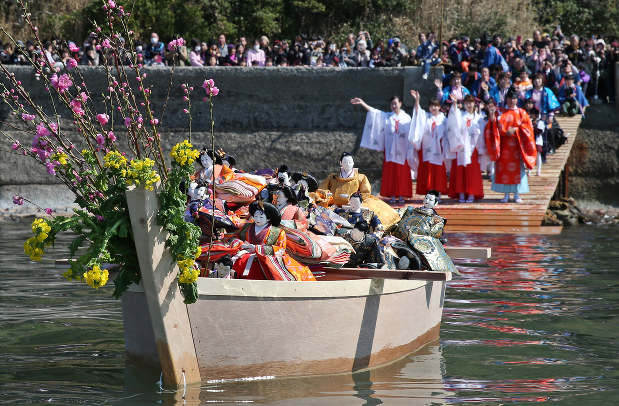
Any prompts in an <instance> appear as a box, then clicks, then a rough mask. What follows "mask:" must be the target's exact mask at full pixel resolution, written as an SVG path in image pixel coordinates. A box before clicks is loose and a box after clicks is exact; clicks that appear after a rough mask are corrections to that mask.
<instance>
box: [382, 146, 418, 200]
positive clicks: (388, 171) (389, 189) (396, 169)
mask: <svg viewBox="0 0 619 406" xmlns="http://www.w3.org/2000/svg"><path fill="white" fill-rule="evenodd" d="M380 194H381V196H385V197H391V196H402V197H413V178H412V177H411V168H410V166H408V162H406V161H405V162H404V164H403V165H402V164H398V163H395V162H389V161H387V158H386V157H384V156H383V178H382V180H381V182H380Z"/></svg>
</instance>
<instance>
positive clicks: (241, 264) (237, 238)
mask: <svg viewBox="0 0 619 406" xmlns="http://www.w3.org/2000/svg"><path fill="white" fill-rule="evenodd" d="M249 214H250V215H251V216H252V218H253V220H254V221H253V222H250V223H246V224H245V225H244V226H243V227H242V228H241V229H240V230H239V231H238V232H235V233H234V234H231V235H229V236H227V240H228V243H229V244H230V245H231V246H232V247H237V248H239V249H240V250H239V251H238V253H237V254H236V255H235V256H234V258H233V261H234V266H233V268H234V271H235V272H236V275H237V277H238V278H240V279H270V280H279V281H314V280H316V279H315V278H314V275H313V274H312V273H311V271H310V270H309V268H307V267H306V266H304V265H301V264H300V263H298V262H297V261H296V260H294V259H293V258H291V257H290V256H289V255H288V254H286V233H285V232H284V230H282V229H281V228H279V227H278V226H279V224H280V221H281V216H280V214H279V210H277V207H275V206H274V205H272V204H270V203H265V202H262V201H254V202H252V203H251V204H250V205H249Z"/></svg>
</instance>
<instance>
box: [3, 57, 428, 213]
mask: <svg viewBox="0 0 619 406" xmlns="http://www.w3.org/2000/svg"><path fill="white" fill-rule="evenodd" d="M11 70H12V72H14V73H15V75H16V76H17V78H18V79H19V80H21V81H22V83H23V84H24V86H25V87H26V88H27V89H29V91H30V94H31V96H32V98H33V99H34V100H35V101H36V103H37V104H40V105H41V106H42V107H43V109H44V110H45V111H46V112H47V114H53V112H54V105H53V104H52V103H51V101H50V97H49V95H48V94H47V92H46V90H45V89H44V86H43V82H42V81H39V80H36V78H35V75H34V71H33V70H32V69H31V68H27V67H20V66H15V67H11ZM80 71H81V72H82V75H83V78H84V83H86V85H87V87H88V89H89V90H90V93H91V97H92V99H93V100H94V102H95V106H96V107H95V110H97V112H103V111H104V107H103V93H104V92H105V88H106V86H107V82H106V81H105V71H104V70H103V68H88V67H85V68H81V69H80ZM145 71H146V73H147V74H148V76H147V78H146V80H145V83H146V85H147V86H149V85H151V84H152V85H154V87H153V95H152V98H151V101H152V104H153V106H154V111H156V112H160V111H161V110H162V108H163V101H164V99H165V96H166V94H167V92H168V89H170V99H169V102H168V104H167V106H166V110H165V115H164V116H163V118H162V117H161V115H160V114H159V113H157V116H158V118H159V119H160V120H161V122H162V126H161V133H162V136H163V143H164V150H165V152H166V153H167V152H169V150H170V148H171V147H172V146H173V145H174V144H175V143H177V142H179V141H181V140H182V139H185V138H187V137H188V135H189V129H188V128H189V127H188V117H187V115H186V114H185V113H183V109H184V108H186V107H187V106H186V103H185V102H183V101H182V96H183V93H182V89H181V84H183V83H187V84H189V85H190V86H193V87H194V97H193V98H192V106H193V107H192V130H193V131H192V141H193V143H194V145H196V146H199V147H202V146H206V145H210V134H209V131H210V112H209V109H208V105H207V103H204V102H203V101H202V97H203V96H204V90H203V89H202V88H201V87H200V86H201V84H202V83H203V81H204V80H205V79H208V78H212V79H214V80H215V83H216V85H217V86H218V87H219V89H220V91H221V93H220V94H219V95H218V96H217V97H216V98H215V106H214V120H215V133H216V147H217V148H223V149H224V150H225V151H226V152H229V153H232V154H233V155H235V156H236V157H237V160H238V167H239V168H241V169H244V170H252V169H258V168H265V167H278V166H279V165H280V164H282V163H287V164H288V166H289V167H291V168H292V169H293V170H305V171H308V172H310V173H312V174H314V175H315V176H316V177H317V178H318V179H319V180H320V179H322V178H323V177H325V176H326V175H327V174H328V173H330V172H331V171H333V170H336V169H337V168H338V158H339V155H340V154H341V152H343V151H350V152H352V153H353V154H355V158H356V159H355V161H356V166H358V167H359V169H360V171H361V172H362V173H365V174H367V175H368V176H369V177H370V179H371V180H372V182H373V185H374V188H377V187H379V181H380V173H381V164H382V156H381V154H380V153H377V152H374V151H368V150H360V149H359V142H360V137H361V132H362V129H363V125H364V122H365V110H363V109H362V108H361V107H358V106H352V105H351V104H350V103H349V100H350V99H351V98H353V97H361V98H363V99H364V100H365V101H366V102H367V103H368V104H370V105H372V106H374V107H376V108H379V109H382V110H387V109H388V108H389V107H388V101H389V99H390V97H391V96H393V95H398V96H403V97H404V98H403V101H404V105H405V108H406V110H407V111H408V112H409V114H410V113H411V109H412V102H413V101H412V97H411V96H410V89H411V88H414V89H416V90H419V91H420V92H421V94H422V101H421V102H422V105H427V101H428V99H429V98H430V97H432V96H433V95H434V92H435V87H434V85H433V83H432V82H433V78H430V79H428V80H423V79H421V75H422V71H421V69H419V68H389V69H367V68H366V69H363V68H358V69H357V68H346V69H340V68H324V69H316V68H268V69H267V68H244V69H241V68H226V67H218V68H181V69H179V68H177V69H175V70H174V72H173V77H172V85H171V86H169V84H170V75H171V73H172V71H171V69H169V68H147V69H145ZM437 73H438V72H437ZM130 76H131V77H135V74H133V75H130ZM131 85H132V86H134V88H135V86H136V83H135V81H134V83H131ZM56 108H58V113H59V115H60V116H61V117H64V118H63V119H61V129H62V130H64V131H68V132H69V133H71V130H70V128H71V123H70V121H69V120H68V118H70V113H69V112H68V111H67V110H66V109H64V108H59V107H58V106H56ZM9 113H10V111H9V110H8V109H7V107H6V106H4V105H2V106H0V121H1V122H0V130H2V131H5V132H8V133H10V134H11V135H13V136H14V137H16V138H18V139H20V140H21V141H22V143H23V144H30V142H31V139H32V135H30V134H24V133H18V132H16V131H14V129H13V128H12V127H11V125H12V124H18V123H19V121H18V120H17V119H16V118H15V117H13V116H11V115H10V114H9ZM123 128H124V126H123V125H122V123H120V122H119V121H118V120H116V123H115V127H114V132H115V133H117V134H118V135H121V132H122V131H123ZM71 136H72V137H74V138H76V139H79V134H77V133H75V132H74V133H72V134H71ZM120 138H121V137H119V139H120ZM0 142H2V149H3V150H4V151H9V150H10V143H9V142H7V141H6V140H4V139H2V140H0ZM54 183H57V180H56V179H55V178H54V177H52V176H50V175H48V174H47V173H46V172H45V170H44V168H43V167H42V166H40V165H37V164H36V163H34V162H33V161H32V160H31V159H28V158H25V157H23V156H20V155H16V154H6V153H5V155H4V159H2V160H0V209H3V208H9V207H11V208H13V205H12V201H11V196H12V195H15V194H20V195H23V196H25V197H28V198H32V199H33V200H37V202H39V203H40V204H41V205H42V206H44V207H62V206H66V205H67V203H68V202H70V201H71V196H70V194H69V193H68V192H66V191H65V190H64V187H63V186H62V185H58V186H54ZM375 193H378V190H377V189H376V190H375Z"/></svg>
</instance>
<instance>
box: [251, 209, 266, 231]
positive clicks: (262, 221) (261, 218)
mask: <svg viewBox="0 0 619 406" xmlns="http://www.w3.org/2000/svg"><path fill="white" fill-rule="evenodd" d="M253 217H254V223H255V224H256V225H257V226H258V227H262V226H265V225H266V224H267V223H268V222H269V220H268V219H267V215H266V214H264V212H263V211H262V210H256V212H255V213H254V216H253Z"/></svg>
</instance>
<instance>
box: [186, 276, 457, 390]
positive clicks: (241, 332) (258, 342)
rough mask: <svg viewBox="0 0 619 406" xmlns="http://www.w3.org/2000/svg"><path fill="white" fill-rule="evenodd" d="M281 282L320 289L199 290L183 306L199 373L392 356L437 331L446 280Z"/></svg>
mask: <svg viewBox="0 0 619 406" xmlns="http://www.w3.org/2000/svg"><path fill="white" fill-rule="evenodd" d="M232 282H238V281H232ZM252 282H256V281H252ZM267 282H270V283H274V282H273V281H267ZM275 283H276V284H277V283H278V282H275ZM279 283H281V284H288V285H290V284H294V285H314V287H313V288H314V289H315V291H314V292H316V293H317V292H320V291H322V295H315V294H313V293H312V294H311V295H306V294H300V292H297V293H296V294H290V295H286V296H285V297H282V295H279V297H274V296H265V295H264V294H261V295H258V296H244V295H234V296H229V297H227V298H226V299H224V297H223V296H220V295H219V296H218V295H205V294H203V292H202V291H200V300H199V301H198V302H197V303H195V304H193V305H189V306H187V308H188V312H189V317H190V320H191V329H192V331H193V335H194V343H195V348H196V355H197V357H198V365H199V369H200V375H201V377H202V379H203V380H210V379H232V378H242V377H257V376H295V375H316V374H318V375H320V374H332V373H342V372H349V371H355V370H360V369H364V368H369V367H373V366H377V365H382V364H385V363H388V362H391V361H394V360H396V359H398V358H400V357H402V356H404V355H406V354H408V353H410V352H412V351H415V350H416V349H418V348H420V347H421V346H423V345H425V344H426V343H428V342H430V341H432V340H434V339H436V338H437V337H438V333H439V329H440V321H441V316H442V309H443V300H444V293H445V284H446V283H445V282H426V281H415V280H385V279H365V280H354V281H332V282H320V281H318V282H311V283H307V282H300V283H294V282H279ZM329 285H334V286H333V287H331V286H329ZM346 285H351V287H350V288H348V287H346ZM398 285H399V286H398ZM361 286H363V287H365V291H364V292H361V291H359V290H358V289H359V288H360V287H361ZM295 289H297V287H296V286H295V287H294V288H292V289H290V291H294V290H295ZM300 289H301V290H305V289H307V290H306V291H305V293H310V291H311V290H313V289H311V288H306V287H305V286H303V287H301V288H300Z"/></svg>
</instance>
